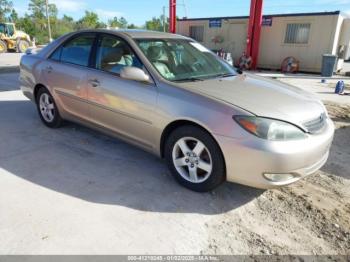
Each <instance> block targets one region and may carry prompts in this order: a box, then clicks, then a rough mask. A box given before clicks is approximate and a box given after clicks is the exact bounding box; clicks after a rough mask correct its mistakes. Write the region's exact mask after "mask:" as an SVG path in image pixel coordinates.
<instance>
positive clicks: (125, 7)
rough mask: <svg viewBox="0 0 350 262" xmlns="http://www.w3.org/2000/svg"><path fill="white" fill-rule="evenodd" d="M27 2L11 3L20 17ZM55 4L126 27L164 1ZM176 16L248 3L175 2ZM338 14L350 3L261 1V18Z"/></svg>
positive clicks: (239, 11)
mask: <svg viewBox="0 0 350 262" xmlns="http://www.w3.org/2000/svg"><path fill="white" fill-rule="evenodd" d="M28 3H29V0H13V4H14V7H15V9H16V11H17V12H18V13H19V14H20V15H24V13H25V12H26V11H27V8H28ZM49 3H55V4H56V6H57V7H58V10H59V16H63V14H67V15H69V16H72V17H73V18H74V19H79V18H80V17H82V16H83V15H84V11H85V10H89V11H94V12H96V13H98V14H99V16H100V19H101V20H102V21H104V22H107V21H108V19H110V18H112V17H114V16H117V17H120V16H123V17H125V18H126V19H127V20H128V22H129V23H134V24H136V25H139V26H140V25H143V24H144V23H145V21H146V20H149V19H151V18H152V17H153V16H159V15H161V14H162V12H163V6H166V13H167V14H168V12H169V11H168V10H169V9H168V5H169V1H168V0H49ZM177 4H178V7H177V15H178V17H180V18H182V17H185V16H187V17H188V18H195V17H216V16H242V15H248V14H249V6H250V0H215V1H214V0H177ZM336 10H340V11H343V12H344V13H348V14H349V15H350V0H293V1H287V0H282V1H281V0H264V6H263V13H264V14H281V13H302V12H323V11H336Z"/></svg>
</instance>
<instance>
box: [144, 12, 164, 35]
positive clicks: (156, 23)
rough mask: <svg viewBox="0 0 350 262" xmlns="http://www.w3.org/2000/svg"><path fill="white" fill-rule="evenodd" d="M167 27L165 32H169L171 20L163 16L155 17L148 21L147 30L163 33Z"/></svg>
mask: <svg viewBox="0 0 350 262" xmlns="http://www.w3.org/2000/svg"><path fill="white" fill-rule="evenodd" d="M164 26H165V31H166V32H168V29H169V19H168V18H165V23H164V16H163V15H161V16H160V17H153V18H152V19H151V20H149V21H146V29H147V30H152V31H163V30H164Z"/></svg>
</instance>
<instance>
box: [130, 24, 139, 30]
mask: <svg viewBox="0 0 350 262" xmlns="http://www.w3.org/2000/svg"><path fill="white" fill-rule="evenodd" d="M138 28H139V27H138V26H136V25H134V24H129V25H128V29H138Z"/></svg>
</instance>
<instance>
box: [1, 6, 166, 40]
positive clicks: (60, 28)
mask: <svg viewBox="0 0 350 262" xmlns="http://www.w3.org/2000/svg"><path fill="white" fill-rule="evenodd" d="M48 11H49V17H50V25H51V31H52V38H53V39H56V38H58V37H60V36H62V35H64V34H66V33H69V32H72V31H75V30H79V29H87V28H107V27H108V26H109V27H112V28H120V29H124V28H128V29H136V28H140V27H138V26H136V25H135V24H129V23H128V21H127V20H126V19H125V18H124V17H120V18H118V17H114V18H112V19H110V20H108V23H107V24H105V23H103V22H102V21H101V20H100V19H99V17H98V14H97V13H95V12H93V11H85V14H84V16H83V17H82V18H80V19H79V20H78V21H75V20H74V19H73V18H72V17H70V16H67V15H63V17H61V18H59V17H58V10H57V7H56V5H55V4H49V6H48ZM4 21H11V22H14V23H16V28H17V29H19V30H22V31H24V32H26V33H27V34H29V35H30V36H31V38H35V40H36V43H37V44H45V43H47V42H48V41H49V37H48V28H47V17H46V0H30V1H29V4H28V12H27V13H25V15H24V16H22V17H19V16H18V13H17V12H16V11H15V10H14V9H13V3H12V1H11V0H0V22H4ZM168 27H169V19H166V21H165V29H166V31H167V30H168ZM143 28H147V29H149V30H155V31H163V16H160V17H153V18H152V19H151V20H150V21H146V24H145V26H143Z"/></svg>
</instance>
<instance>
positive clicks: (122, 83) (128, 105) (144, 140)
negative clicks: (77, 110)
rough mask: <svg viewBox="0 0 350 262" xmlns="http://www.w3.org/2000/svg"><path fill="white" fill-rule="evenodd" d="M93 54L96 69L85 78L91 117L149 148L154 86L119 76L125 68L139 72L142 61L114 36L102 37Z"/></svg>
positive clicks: (154, 93)
mask: <svg viewBox="0 0 350 262" xmlns="http://www.w3.org/2000/svg"><path fill="white" fill-rule="evenodd" d="M95 53H96V55H95V59H94V64H95V69H94V70H90V72H89V76H88V99H89V102H90V112H91V116H92V118H93V119H94V121H95V122H96V123H97V124H98V125H100V126H103V127H106V128H108V129H110V130H112V131H114V132H116V133H118V134H119V135H120V136H122V137H123V138H125V139H127V140H131V142H136V143H138V144H139V145H140V146H143V147H146V148H150V147H152V144H153V143H154V141H153V140H154V126H153V121H154V114H155V112H154V109H155V105H156V99H157V89H156V86H155V85H154V84H153V83H143V82H137V81H133V80H127V79H123V78H121V77H120V71H121V70H122V68H124V67H126V66H134V67H139V68H141V69H142V68H143V65H142V63H141V61H140V60H139V59H138V58H137V56H136V55H135V53H134V52H133V50H132V49H131V47H130V46H129V45H128V43H127V42H126V41H125V40H123V39H122V38H120V37H117V36H114V35H108V34H101V35H100V37H99V39H98V41H97V44H96V51H95Z"/></svg>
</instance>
